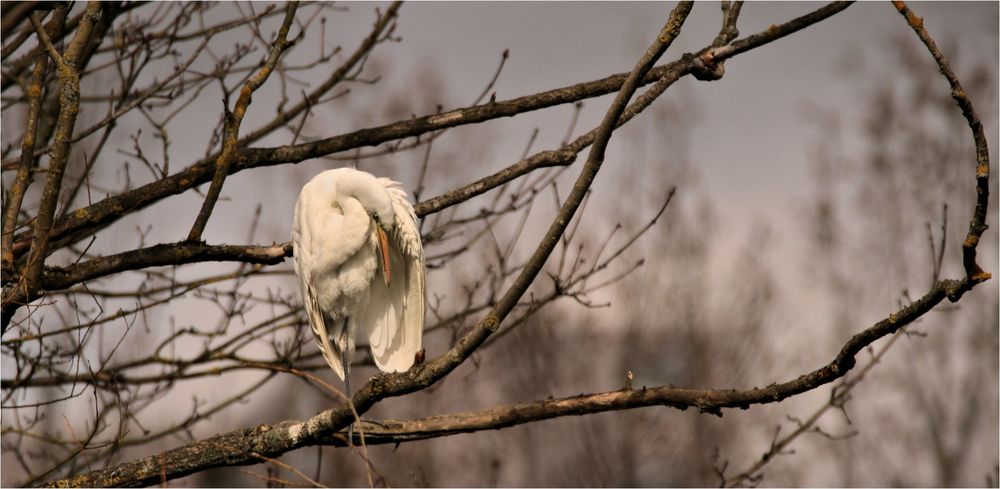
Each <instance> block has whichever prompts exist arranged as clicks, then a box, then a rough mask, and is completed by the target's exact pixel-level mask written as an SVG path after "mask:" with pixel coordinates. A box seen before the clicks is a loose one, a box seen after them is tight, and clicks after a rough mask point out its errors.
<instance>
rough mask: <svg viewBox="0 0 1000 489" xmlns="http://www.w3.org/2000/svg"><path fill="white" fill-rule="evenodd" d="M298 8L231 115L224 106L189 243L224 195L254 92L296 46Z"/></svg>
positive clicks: (289, 13) (292, 4)
mask: <svg viewBox="0 0 1000 489" xmlns="http://www.w3.org/2000/svg"><path fill="white" fill-rule="evenodd" d="M298 7H299V2H297V1H293V2H289V4H288V9H287V10H286V11H285V20H284V22H282V23H281V28H280V29H279V30H278V38H277V39H275V40H274V42H273V43H271V51H270V52H269V53H268V55H267V61H265V62H264V66H263V67H261V69H260V71H259V72H257V74H256V75H254V76H252V77H251V78H250V79H249V80H247V82H246V83H245V84H243V88H242V89H240V96H239V98H237V99H236V105H235V106H233V110H232V112H230V111H229V107H224V109H225V111H226V118H225V127H224V129H223V134H224V135H223V140H222V153H221V154H219V158H218V159H217V160H216V161H215V176H213V177H212V185H211V186H210V187H209V188H208V193H207V194H206V195H205V201H204V203H202V206H201V210H200V211H198V216H197V217H196V218H195V220H194V225H193V226H191V232H190V233H188V238H187V239H188V241H201V234H202V232H204V231H205V225H206V224H208V218H209V217H210V216H211V215H212V210H213V209H214V208H215V203H216V201H218V200H219V194H221V193H222V185H223V183H225V181H226V177H228V176H229V171H230V170H229V169H230V167H232V166H233V161H234V160H235V159H236V152H237V139H239V135H240V125H241V124H242V123H243V116H244V115H246V112H247V108H249V107H250V101H251V99H252V98H253V93H254V92H255V91H256V90H257V89H258V88H260V87H261V85H263V84H264V82H265V81H267V78H268V77H269V76H270V75H271V72H272V71H274V67H275V66H277V64H278V58H280V57H281V53H283V52H285V50H286V49H288V48H289V47H291V46H292V45H293V44H294V41H292V42H289V41H288V30H289V29H290V28H291V27H292V20H294V19H295V10H296V9H298Z"/></svg>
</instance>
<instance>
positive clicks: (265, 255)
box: [43, 241, 292, 290]
mask: <svg viewBox="0 0 1000 489" xmlns="http://www.w3.org/2000/svg"><path fill="white" fill-rule="evenodd" d="M289 256H292V245H291V243H284V244H280V245H272V246H253V245H249V246H241V245H209V244H205V243H199V242H190V241H185V242H180V243H166V244H159V245H156V246H150V247H149V248H142V249H138V250H133V251H126V252H124V253H119V254H117V255H109V256H102V257H100V258H95V259H93V260H89V261H86V262H83V263H80V264H78V265H72V266H69V267H66V268H63V269H55V268H53V269H48V270H46V271H45V276H44V281H43V283H44V286H45V289H46V290H60V289H66V288H69V287H71V286H73V285H76V284H78V283H81V282H86V281H88V280H94V279H97V278H101V277H106V276H108V275H114V274H116V273H121V272H126V271H129V270H141V269H144V268H149V267H159V266H166V265H184V264H189V263H199V262H206V261H235V262H241V263H257V264H262V265H276V264H278V263H281V262H282V261H284V259H285V257H289Z"/></svg>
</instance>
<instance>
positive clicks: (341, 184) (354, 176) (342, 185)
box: [337, 168, 396, 230]
mask: <svg viewBox="0 0 1000 489" xmlns="http://www.w3.org/2000/svg"><path fill="white" fill-rule="evenodd" d="M338 171H340V172H342V174H341V175H340V178H338V179H337V194H338V196H340V197H348V198H351V197H353V198H355V199H357V200H358V202H361V206H362V207H364V208H365V210H366V211H368V215H370V216H371V217H372V219H373V220H374V221H376V222H377V223H378V224H380V225H381V226H382V228H383V229H386V230H388V229H391V228H392V226H393V225H394V224H395V222H396V214H395V212H394V211H393V208H392V199H391V198H390V197H389V192H388V191H387V190H386V188H385V186H384V185H382V182H380V181H378V179H377V178H375V177H374V176H372V175H371V174H369V173H365V172H363V171H358V170H353V169H349V168H343V169H341V170H338Z"/></svg>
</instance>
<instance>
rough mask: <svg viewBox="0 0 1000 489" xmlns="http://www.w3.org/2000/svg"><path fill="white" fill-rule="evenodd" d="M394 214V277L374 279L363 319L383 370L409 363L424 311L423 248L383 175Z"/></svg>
mask: <svg viewBox="0 0 1000 489" xmlns="http://www.w3.org/2000/svg"><path fill="white" fill-rule="evenodd" d="M379 181H380V182H382V184H383V185H384V186H385V187H386V190H387V191H388V192H389V196H390V198H391V199H392V206H393V210H394V211H395V215H396V222H395V225H394V226H392V229H391V230H390V232H389V259H390V267H391V268H392V270H393V279H392V281H391V282H390V283H389V286H388V287H385V286H383V285H382V284H380V283H378V282H377V281H376V283H374V284H373V285H372V289H371V298H370V301H369V305H375V304H380V305H383V307H368V308H367V310H366V312H365V315H366V318H365V321H364V322H363V324H366V325H368V331H367V333H368V341H369V343H370V345H371V349H372V358H373V359H374V360H375V364H376V365H377V366H378V367H379V368H380V369H382V370H384V371H389V372H401V371H405V370H407V369H409V368H410V367H411V366H412V365H413V360H414V357H415V355H416V353H417V351H419V350H420V346H421V337H422V336H423V329H424V315H425V313H426V302H427V300H426V291H425V277H424V250H423V246H422V245H421V244H420V230H419V229H418V228H417V216H416V214H415V213H414V211H413V206H411V205H410V204H409V202H408V201H407V199H406V192H405V191H403V189H402V187H401V186H400V185H399V184H398V183H396V182H393V181H391V180H389V179H385V178H381V179H379Z"/></svg>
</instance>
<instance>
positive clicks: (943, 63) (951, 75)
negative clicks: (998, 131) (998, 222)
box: [892, 0, 990, 282]
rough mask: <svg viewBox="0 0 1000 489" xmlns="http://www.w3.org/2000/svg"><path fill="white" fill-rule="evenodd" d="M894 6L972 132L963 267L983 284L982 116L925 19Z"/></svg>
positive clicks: (986, 192)
mask: <svg viewBox="0 0 1000 489" xmlns="http://www.w3.org/2000/svg"><path fill="white" fill-rule="evenodd" d="M892 4H893V6H895V7H896V10H897V11H899V13H900V14H901V15H902V16H903V17H904V18H905V19H906V23H907V24H909V25H910V27H911V28H913V31H914V32H916V33H917V37H919V38H920V40H921V41H922V42H923V43H924V46H927V50H928V51H930V53H931V56H933V57H934V61H936V62H937V65H938V68H940V69H941V74H942V75H943V76H944V77H945V79H947V80H948V84H949V85H951V97H952V98H953V99H955V102H958V106H959V107H960V108H961V109H962V115H963V116H964V117H965V120H966V121H968V123H969V129H971V130H972V139H973V142H974V143H975V145H976V207H975V210H974V212H973V213H972V219H970V220H969V232H968V234H966V237H965V241H963V242H962V264H963V265H964V266H965V275H966V276H967V277H968V278H969V280H973V281H976V282H984V281H986V280H989V279H990V274H989V273H987V272H984V271H983V269H982V268H980V267H979V265H978V264H977V263H976V246H977V245H978V244H979V238H980V237H982V235H983V233H984V232H985V231H986V229H987V228H988V227H989V226H987V225H986V209H987V206H988V204H989V200H990V150H989V147H988V146H987V144H986V134H985V133H984V132H983V124H982V122H980V121H979V115H978V114H977V113H976V109H975V107H973V106H972V100H971V99H970V98H969V94H968V93H966V91H965V89H963V88H962V84H961V83H959V81H958V77H957V76H955V72H954V71H952V70H951V66H950V65H949V64H948V59H947V58H945V57H944V53H942V52H941V50H940V49H938V47H937V43H935V42H934V39H932V38H931V36H930V34H929V33H928V32H927V29H925V28H924V20H923V19H921V18H920V17H917V14H915V13H913V11H912V10H910V8H909V7H907V6H906V2H903V1H901V0H896V1H894V2H892Z"/></svg>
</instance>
